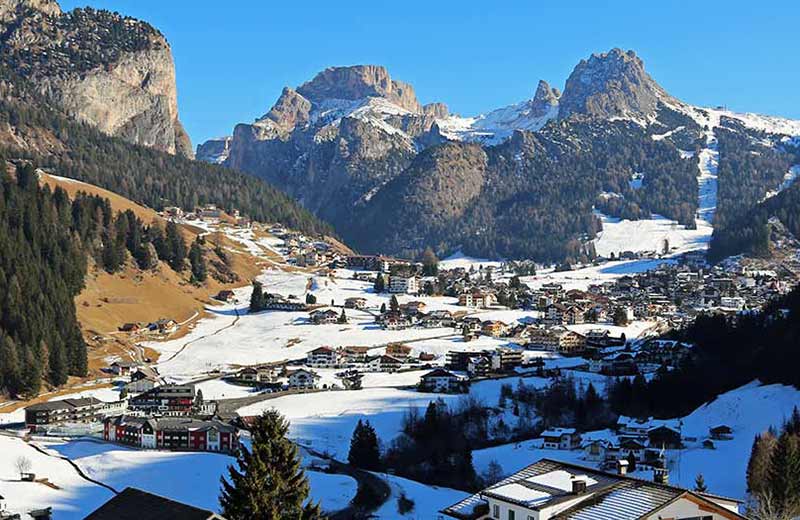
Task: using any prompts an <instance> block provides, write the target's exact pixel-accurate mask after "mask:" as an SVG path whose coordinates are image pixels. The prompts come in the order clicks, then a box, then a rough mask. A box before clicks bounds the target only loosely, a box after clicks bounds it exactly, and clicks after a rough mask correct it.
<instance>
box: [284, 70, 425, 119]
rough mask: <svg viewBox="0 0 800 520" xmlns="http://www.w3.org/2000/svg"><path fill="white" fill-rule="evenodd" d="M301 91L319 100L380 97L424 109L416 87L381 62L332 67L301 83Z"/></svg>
mask: <svg viewBox="0 0 800 520" xmlns="http://www.w3.org/2000/svg"><path fill="white" fill-rule="evenodd" d="M297 92H298V93H299V94H300V95H302V96H303V97H305V98H306V99H309V100H311V101H312V102H315V103H319V102H321V101H323V100H327V99H346V100H356V99H364V98H368V97H380V98H384V99H387V100H389V101H391V102H392V103H394V104H395V105H397V106H399V107H402V108H404V109H406V110H408V111H409V112H414V113H418V112H420V111H421V107H420V104H419V101H417V96H416V94H415V93H414V89H413V87H411V85H409V84H407V83H403V82H402V81H397V80H393V79H392V78H391V77H390V76H389V72H388V71H387V70H386V68H385V67H381V66H378V65H356V66H353V67H330V68H327V69H325V70H324V71H322V72H320V73H319V74H317V75H316V76H315V77H314V79H312V80H311V81H308V82H306V83H304V84H303V85H301V86H300V87H298V88H297Z"/></svg>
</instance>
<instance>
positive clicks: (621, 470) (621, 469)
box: [617, 459, 628, 477]
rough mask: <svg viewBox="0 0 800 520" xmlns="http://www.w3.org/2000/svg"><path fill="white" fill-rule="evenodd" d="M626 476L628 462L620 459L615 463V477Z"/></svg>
mask: <svg viewBox="0 0 800 520" xmlns="http://www.w3.org/2000/svg"><path fill="white" fill-rule="evenodd" d="M627 474H628V461H627V460H624V459H620V460H618V461H617V475H619V476H621V477H624V476H625V475H627Z"/></svg>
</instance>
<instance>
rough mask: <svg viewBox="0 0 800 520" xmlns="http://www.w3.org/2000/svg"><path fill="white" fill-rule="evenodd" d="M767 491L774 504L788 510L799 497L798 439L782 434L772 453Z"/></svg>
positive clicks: (799, 464) (799, 456)
mask: <svg viewBox="0 0 800 520" xmlns="http://www.w3.org/2000/svg"><path fill="white" fill-rule="evenodd" d="M768 486H769V490H770V491H771V492H772V496H773V498H774V499H775V502H776V504H778V506H779V507H781V508H783V509H788V508H789V506H790V504H793V503H794V502H796V501H797V500H798V497H800V438H798V437H797V436H795V435H791V434H789V433H786V432H784V433H782V434H781V436H780V437H778V442H777V444H776V445H775V449H774V451H773V452H772V459H771V463H770V470H769V477H768Z"/></svg>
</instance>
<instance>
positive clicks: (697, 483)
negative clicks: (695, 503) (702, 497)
mask: <svg viewBox="0 0 800 520" xmlns="http://www.w3.org/2000/svg"><path fill="white" fill-rule="evenodd" d="M694 490H695V491H697V492H698V493H705V492H706V491H708V486H706V479H705V477H703V474H702V473H698V474H697V476H696V477H695V478H694Z"/></svg>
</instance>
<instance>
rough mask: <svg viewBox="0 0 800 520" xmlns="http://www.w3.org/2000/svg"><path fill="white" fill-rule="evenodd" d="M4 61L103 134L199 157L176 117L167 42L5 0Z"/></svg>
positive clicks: (144, 29) (105, 17)
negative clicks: (195, 154) (194, 153)
mask: <svg viewBox="0 0 800 520" xmlns="http://www.w3.org/2000/svg"><path fill="white" fill-rule="evenodd" d="M0 29H1V30H0V34H2V36H0V38H2V41H1V42H0V44H1V45H2V49H0V60H1V61H2V62H3V63H4V64H6V65H7V66H9V67H10V68H11V69H12V70H13V71H15V72H16V73H18V74H19V75H21V76H23V77H26V78H28V79H30V80H32V82H33V83H34V84H35V85H36V86H37V88H38V89H39V90H40V92H41V93H43V94H45V95H46V96H48V97H49V98H50V99H52V100H53V101H54V102H55V103H56V104H57V105H58V106H60V107H61V108H62V109H64V110H65V111H66V112H68V113H69V114H71V115H73V116H74V117H76V118H78V119H80V120H82V121H84V122H86V123H89V124H92V125H94V126H96V127H97V128H99V129H100V130H102V131H103V132H105V133H107V134H109V135H114V136H119V137H121V138H123V139H125V140H127V141H130V142H132V143H136V144H141V145H144V146H149V147H153V148H156V149H158V150H162V151H165V152H169V153H173V154H175V153H178V154H182V155H186V156H189V157H191V156H193V150H192V145H191V141H190V139H189V136H188V135H187V133H186V131H185V130H184V128H183V125H182V124H181V122H180V120H179V118H178V100H177V89H176V86H175V65H174V62H173V58H172V52H171V50H170V47H169V44H168V43H167V40H166V39H165V38H164V36H163V35H162V34H161V33H160V32H158V31H157V30H156V29H154V28H153V27H151V26H150V25H149V24H147V23H145V22H141V21H138V20H135V19H133V18H127V17H122V16H120V15H118V14H115V13H111V12H108V11H100V10H94V9H90V8H87V9H75V10H73V11H69V12H66V13H64V12H62V11H61V9H60V8H59V6H58V4H57V3H56V2H55V1H52V0H0Z"/></svg>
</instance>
